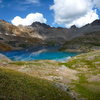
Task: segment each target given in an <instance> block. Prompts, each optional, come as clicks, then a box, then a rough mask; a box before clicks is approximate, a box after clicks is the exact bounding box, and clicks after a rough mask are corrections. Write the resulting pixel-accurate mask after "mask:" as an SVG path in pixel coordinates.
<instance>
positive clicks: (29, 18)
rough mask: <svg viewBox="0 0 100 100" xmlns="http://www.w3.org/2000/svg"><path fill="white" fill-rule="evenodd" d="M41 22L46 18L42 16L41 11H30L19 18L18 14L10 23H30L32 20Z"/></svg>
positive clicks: (44, 21)
mask: <svg viewBox="0 0 100 100" xmlns="http://www.w3.org/2000/svg"><path fill="white" fill-rule="evenodd" d="M36 21H38V22H41V23H46V22H47V20H46V18H44V16H43V14H41V13H30V14H28V15H27V16H26V18H21V17H20V16H16V17H15V18H14V19H13V20H12V21H11V22H12V24H14V25H16V26H18V25H24V26H26V25H31V24H32V23H33V22H36Z"/></svg>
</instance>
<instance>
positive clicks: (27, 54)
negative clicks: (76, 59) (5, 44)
mask: <svg viewBox="0 0 100 100" xmlns="http://www.w3.org/2000/svg"><path fill="white" fill-rule="evenodd" d="M2 54H4V55H6V56H7V57H8V58H10V59H11V60H13V61H32V60H56V61H66V60H67V59H69V58H71V57H73V56H76V55H78V54H79V53H74V52H60V51H57V50H49V49H43V48H42V49H40V50H36V51H34V50H18V51H17V50H16V51H10V52H2Z"/></svg>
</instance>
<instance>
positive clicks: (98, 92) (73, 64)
mask: <svg viewBox="0 0 100 100" xmlns="http://www.w3.org/2000/svg"><path fill="white" fill-rule="evenodd" d="M1 66H3V67H7V68H11V69H13V70H18V71H21V72H24V73H27V74H30V75H32V76H35V77H39V78H42V79H47V80H52V81H55V82H57V83H59V82H60V83H64V84H65V85H67V86H68V87H69V90H70V92H69V94H72V93H75V96H76V100H79V98H87V99H86V100H100V50H97V51H94V52H90V53H84V54H81V55H79V56H76V57H73V58H71V59H70V60H69V61H68V62H66V63H58V62H55V61H31V62H9V63H5V62H2V63H1ZM64 66H65V67H64ZM41 85H42V84H41ZM62 88H63V87H62ZM42 91H44V90H42ZM53 91H54V90H53ZM44 92H47V91H44ZM61 94H62V93H61ZM52 95H53V94H51V97H52ZM56 96H57V100H66V99H64V98H62V99H60V98H59V96H58V95H56ZM75 96H74V97H75ZM48 97H49V96H48ZM58 98H59V99H58ZM77 98H78V99H77ZM41 100H42V99H41ZM46 100H48V99H46ZM50 100H53V99H50ZM54 100H55V99H54ZM68 100H69V99H68Z"/></svg>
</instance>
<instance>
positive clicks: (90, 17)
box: [65, 10, 99, 27]
mask: <svg viewBox="0 0 100 100" xmlns="http://www.w3.org/2000/svg"><path fill="white" fill-rule="evenodd" d="M96 19H99V16H98V15H97V14H96V11H93V10H91V11H90V12H88V13H87V14H86V15H84V16H83V17H80V18H79V19H76V20H74V21H72V23H70V24H65V26H66V27H70V26H72V25H76V26H77V27H82V26H84V25H86V24H89V23H92V22H93V21H94V20H96Z"/></svg>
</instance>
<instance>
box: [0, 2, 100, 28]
mask: <svg viewBox="0 0 100 100" xmlns="http://www.w3.org/2000/svg"><path fill="white" fill-rule="evenodd" d="M79 5H80V6H79ZM93 8H95V9H93ZM37 13H39V14H42V15H43V16H42V17H41V18H39V20H38V19H37V18H36V19H35V20H34V19H32V20H31V21H33V22H34V21H40V22H44V23H47V24H49V25H51V26H65V27H70V26H71V25H74V24H75V25H76V26H78V27H81V26H83V25H85V24H88V23H91V22H92V21H94V20H96V19H99V18H100V3H99V0H0V19H3V20H6V21H8V22H11V23H13V24H14V25H18V24H22V25H25V24H26V23H27V25H28V24H30V23H28V19H27V18H26V16H27V15H29V14H33V15H31V17H30V18H32V16H33V18H34V16H37ZM16 16H17V18H16ZM18 16H19V17H18ZM38 16H41V15H38ZM14 18H15V19H14ZM25 18H26V19H25ZM23 19H24V20H23ZM12 20H13V21H12ZM26 20H27V21H26ZM23 21H26V23H23ZM16 22H19V23H17V24H16Z"/></svg>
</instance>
